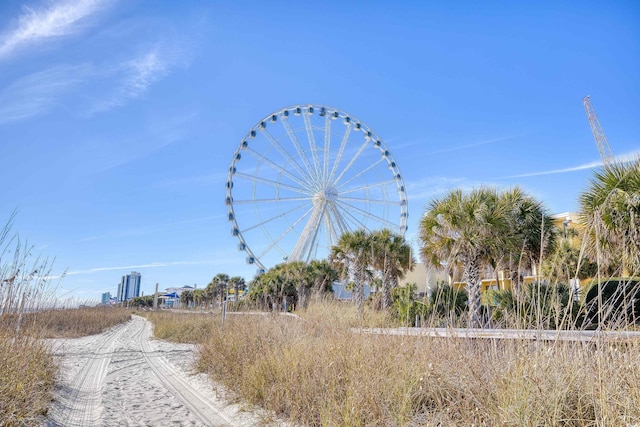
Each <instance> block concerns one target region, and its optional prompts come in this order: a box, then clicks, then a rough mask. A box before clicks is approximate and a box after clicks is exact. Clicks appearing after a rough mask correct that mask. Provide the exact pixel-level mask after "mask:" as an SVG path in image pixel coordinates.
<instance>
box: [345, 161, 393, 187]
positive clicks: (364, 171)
mask: <svg viewBox="0 0 640 427" xmlns="http://www.w3.org/2000/svg"><path fill="white" fill-rule="evenodd" d="M382 161H384V158H381V159H378V160H376V161H375V162H373V163H371V164H370V165H369V166H367V167H366V168H364V169H363V170H361V171H360V172H358V173H357V174H355V175H354V176H352V177H351V178H349V179H348V180H346V181H345V182H343V183H342V184H340V186H339V187H338V188H341V187H344V186H345V185H347V184H348V183H350V182H351V181H353V180H354V179H358V178H360V177H361V176H362V175H364V174H365V173H367V172H369V171H370V170H371V169H373V168H375V167H376V166H378V165H379V164H380V163H381V162H382Z"/></svg>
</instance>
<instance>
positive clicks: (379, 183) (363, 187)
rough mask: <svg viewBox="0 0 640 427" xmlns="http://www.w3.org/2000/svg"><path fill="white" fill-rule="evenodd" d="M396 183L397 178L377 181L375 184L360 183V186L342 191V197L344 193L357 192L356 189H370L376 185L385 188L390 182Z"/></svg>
mask: <svg viewBox="0 0 640 427" xmlns="http://www.w3.org/2000/svg"><path fill="white" fill-rule="evenodd" d="M395 183H396V180H395V179H390V180H388V181H382V182H376V183H373V184H367V185H360V186H358V187H351V188H347V189H346V190H342V191H340V197H341V198H342V195H343V194H348V193H355V192H356V191H361V190H368V189H370V188H376V187H382V188H384V187H386V186H387V185H389V184H395Z"/></svg>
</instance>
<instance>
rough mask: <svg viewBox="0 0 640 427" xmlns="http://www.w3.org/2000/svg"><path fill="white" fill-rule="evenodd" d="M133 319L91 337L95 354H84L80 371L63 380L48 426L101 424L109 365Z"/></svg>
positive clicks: (79, 426) (86, 426) (87, 426)
mask: <svg viewBox="0 0 640 427" xmlns="http://www.w3.org/2000/svg"><path fill="white" fill-rule="evenodd" d="M130 326H131V322H127V323H124V324H121V325H118V326H116V327H114V328H112V329H111V330H109V331H107V332H106V333H104V334H100V335H95V336H94V337H92V338H93V340H92V344H93V345H92V347H94V348H95V350H94V351H93V354H85V355H82V356H85V357H86V358H87V359H88V360H87V362H86V363H85V365H84V366H83V367H82V369H80V371H79V372H78V373H77V374H76V375H75V376H74V377H73V378H72V379H71V381H69V383H68V384H64V383H63V384H62V387H61V390H60V393H59V397H58V399H57V401H56V402H55V403H54V405H53V407H52V411H51V415H50V418H49V420H48V421H47V422H46V423H45V425H47V426H65V427H66V426H68V427H76V426H77V427H89V426H99V425H102V424H101V412H102V386H103V383H104V379H105V377H106V375H107V368H108V367H109V364H110V362H111V357H112V356H113V347H114V344H115V342H116V341H117V340H118V338H120V336H121V335H122V334H123V333H124V332H125V331H126V330H128V328H129V327H130Z"/></svg>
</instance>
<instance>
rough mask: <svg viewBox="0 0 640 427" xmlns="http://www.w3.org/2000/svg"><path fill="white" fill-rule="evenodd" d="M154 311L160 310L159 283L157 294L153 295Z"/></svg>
mask: <svg viewBox="0 0 640 427" xmlns="http://www.w3.org/2000/svg"><path fill="white" fill-rule="evenodd" d="M153 309H154V310H157V309H158V283H156V293H155V294H153Z"/></svg>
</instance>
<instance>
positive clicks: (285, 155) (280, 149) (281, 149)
mask: <svg viewBox="0 0 640 427" xmlns="http://www.w3.org/2000/svg"><path fill="white" fill-rule="evenodd" d="M262 134H263V135H264V136H265V138H266V139H267V141H269V142H270V143H271V145H272V146H273V148H275V149H276V150H277V151H278V153H280V155H281V156H282V157H283V158H284V159H285V160H286V161H290V162H291V166H293V168H294V169H295V170H296V171H298V174H300V177H301V178H309V176H308V174H307V173H306V172H305V171H304V170H302V168H301V167H300V165H299V164H298V162H297V161H296V160H295V158H294V157H293V156H292V155H291V154H289V152H288V151H287V150H285V148H284V147H283V146H282V144H280V143H279V142H278V140H277V139H275V138H274V137H273V135H271V133H269V131H268V130H267V129H266V128H265V129H263V130H262Z"/></svg>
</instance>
